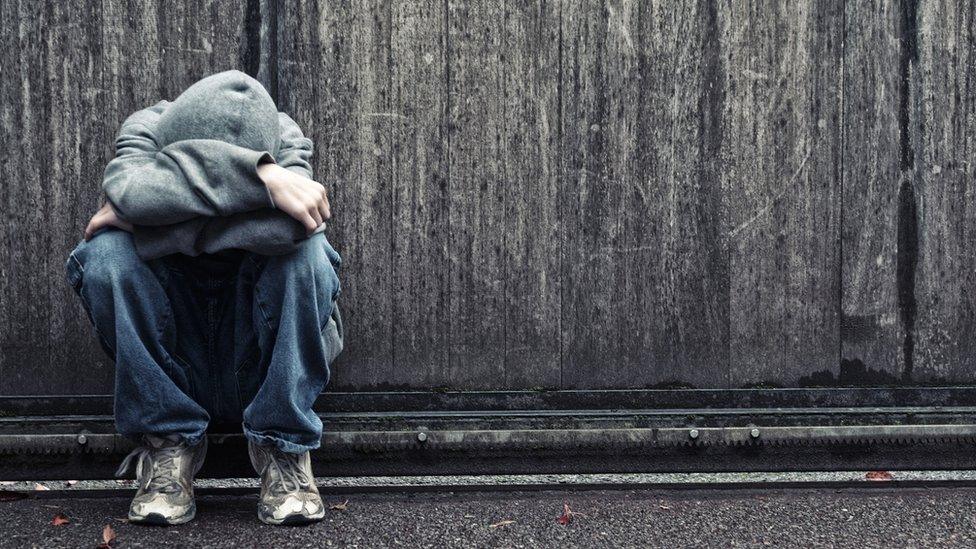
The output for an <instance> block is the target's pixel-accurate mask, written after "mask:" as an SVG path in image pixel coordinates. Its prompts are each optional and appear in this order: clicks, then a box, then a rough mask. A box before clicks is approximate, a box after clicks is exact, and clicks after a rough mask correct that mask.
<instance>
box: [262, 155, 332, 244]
mask: <svg viewBox="0 0 976 549" xmlns="http://www.w3.org/2000/svg"><path fill="white" fill-rule="evenodd" d="M258 176H259V177H260V178H261V181H264V184H265V185H266V186H267V187H268V191H270V193H271V199H272V200H274V204H275V207H277V208H278V209H279V210H281V211H283V212H285V213H286V214H288V215H290V216H291V217H293V218H295V219H296V220H298V222H299V223H301V224H302V225H304V226H305V229H306V231H307V232H308V233H309V234H311V233H312V232H313V231H315V229H316V228H318V226H319V225H321V224H322V222H323V221H324V220H326V219H329V218H330V217H332V211H331V209H330V206H329V196H328V194H327V193H326V190H325V186H324V185H322V184H321V183H319V182H318V181H313V180H311V179H308V178H306V177H302V176H301V175H299V174H297V173H295V172H293V171H291V170H288V169H286V168H282V167H281V166H279V165H277V164H271V163H268V164H261V165H260V166H258Z"/></svg>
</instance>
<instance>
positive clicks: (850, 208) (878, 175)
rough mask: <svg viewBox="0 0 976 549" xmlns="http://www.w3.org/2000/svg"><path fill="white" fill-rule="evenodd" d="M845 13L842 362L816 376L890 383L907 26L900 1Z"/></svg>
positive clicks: (895, 356) (896, 358)
mask: <svg viewBox="0 0 976 549" xmlns="http://www.w3.org/2000/svg"><path fill="white" fill-rule="evenodd" d="M845 21H846V25H845V36H846V39H845V46H846V47H845V49H844V75H843V82H844V97H843V103H844V107H843V108H844V120H845V123H844V124H843V143H844V152H843V164H842V165H843V170H844V171H843V175H842V185H843V195H842V201H841V204H842V215H843V228H842V237H841V244H840V245H841V255H842V256H843V265H842V271H841V272H842V273H843V279H842V281H841V305H842V311H841V312H842V319H841V338H842V341H843V348H842V350H841V358H842V363H841V370H840V372H839V376H837V377H834V376H831V375H828V376H825V377H824V378H823V379H820V380H812V381H822V382H824V383H834V382H838V383H841V384H871V383H886V382H887V383H890V382H892V381H894V380H896V379H898V378H899V377H900V372H901V371H902V368H903V354H902V353H901V348H902V341H903V340H904V334H903V333H902V324H901V321H900V318H899V309H898V286H897V280H898V277H897V260H898V258H897V254H898V211H899V207H898V204H899V203H898V193H899V188H900V186H901V183H902V181H903V179H904V178H905V174H904V173H903V171H902V166H901V163H902V159H901V137H900V130H901V118H900V116H899V107H900V105H901V102H902V100H903V99H905V98H904V97H903V94H904V93H905V91H907V87H906V86H903V84H904V82H903V77H902V72H901V70H900V65H901V60H902V51H903V48H904V32H905V30H906V29H905V28H904V22H903V17H902V10H900V9H899V4H898V3H896V2H888V1H884V0H879V1H875V2H852V3H848V4H846V14H845ZM831 373H832V372H831Z"/></svg>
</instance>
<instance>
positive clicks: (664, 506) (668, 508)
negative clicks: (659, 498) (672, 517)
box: [658, 505, 671, 511]
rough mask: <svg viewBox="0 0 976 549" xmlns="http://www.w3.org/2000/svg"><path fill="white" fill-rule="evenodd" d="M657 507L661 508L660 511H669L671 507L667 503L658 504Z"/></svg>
mask: <svg viewBox="0 0 976 549" xmlns="http://www.w3.org/2000/svg"><path fill="white" fill-rule="evenodd" d="M658 508H659V509H661V510H662V511H670V510H671V508H670V507H668V506H667V505H658Z"/></svg>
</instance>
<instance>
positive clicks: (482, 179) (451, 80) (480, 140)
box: [446, 0, 519, 389]
mask: <svg viewBox="0 0 976 549" xmlns="http://www.w3.org/2000/svg"><path fill="white" fill-rule="evenodd" d="M504 12H505V8H504V6H503V4H502V3H500V2H493V1H490V0H487V1H478V0H449V1H448V2H447V13H446V22H447V30H446V38H447V52H448V55H447V75H448V95H447V97H448V113H447V128H448V139H447V154H448V159H449V160H448V162H449V163H448V185H449V188H450V192H449V193H448V202H447V209H448V226H449V227H450V233H449V237H448V253H449V254H450V257H449V261H448V271H449V272H448V273H447V274H448V276H449V284H448V287H449V288H450V290H449V291H450V294H449V304H450V309H449V310H448V315H449V318H450V334H449V342H450V349H449V355H450V359H449V364H448V372H446V374H447V377H446V379H447V381H448V384H449V385H450V386H451V387H464V388H472V389H475V388H477V389H487V388H492V387H498V386H500V385H501V383H502V382H504V379H505V327H506V326H505V323H504V321H502V319H504V318H505V311H504V305H505V267H506V265H505V255H504V254H503V252H502V249H503V247H504V246H505V236H506V230H505V193H506V191H507V187H509V185H508V184H507V183H508V182H506V181H505V180H504V175H505V166H504V159H503V158H502V147H503V138H504V134H505V122H506V121H505V103H504V97H503V93H504V92H505V76H506V75H505V71H504V66H503V62H502V59H505V58H509V59H511V58H512V57H516V58H517V57H518V55H519V52H511V51H507V50H506V49H505V45H504V42H503V39H504V31H503V25H504V21H505V13H504Z"/></svg>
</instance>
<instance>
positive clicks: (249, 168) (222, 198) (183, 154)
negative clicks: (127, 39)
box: [102, 101, 275, 225]
mask: <svg viewBox="0 0 976 549" xmlns="http://www.w3.org/2000/svg"><path fill="white" fill-rule="evenodd" d="M168 104H169V103H168V102H166V101H162V102H160V103H157V104H156V105H154V106H152V107H149V108H148V109H143V110H141V111H137V112H136V113H134V114H133V115H131V116H130V117H129V118H127V119H126V120H125V122H123V124H122V128H121V129H120V130H119V133H118V135H117V137H116V141H115V148H116V155H115V158H114V159H112V161H111V162H109V163H108V166H106V168H105V174H104V177H103V180H102V190H104V191H105V194H106V196H107V197H108V200H109V201H110V202H111V203H112V205H113V206H115V209H116V212H117V213H118V215H119V217H121V218H122V219H124V220H126V221H129V222H130V223H133V224H134V225H169V224H173V223H179V222H182V221H186V220H189V219H192V218H194V217H200V216H205V217H217V216H229V215H233V214H236V213H241V212H247V211H252V210H256V209H259V208H264V207H272V205H273V203H272V201H271V195H270V192H269V191H268V188H267V187H266V186H265V185H264V182H263V181H262V180H261V178H260V177H259V176H258V174H257V166H258V165H259V164H261V163H264V162H274V161H275V159H274V158H273V157H272V156H271V154H270V153H269V152H267V151H253V150H250V149H247V148H244V147H239V146H236V145H232V144H230V143H226V142H223V141H217V140H211V139H190V140H185V141H177V142H174V143H171V144H169V145H167V146H165V147H159V144H158V141H157V139H156V136H155V135H154V133H153V129H154V126H155V123H156V121H158V120H159V117H160V115H161V114H162V112H163V111H164V110H165V108H166V107H167V106H168Z"/></svg>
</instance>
